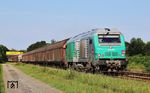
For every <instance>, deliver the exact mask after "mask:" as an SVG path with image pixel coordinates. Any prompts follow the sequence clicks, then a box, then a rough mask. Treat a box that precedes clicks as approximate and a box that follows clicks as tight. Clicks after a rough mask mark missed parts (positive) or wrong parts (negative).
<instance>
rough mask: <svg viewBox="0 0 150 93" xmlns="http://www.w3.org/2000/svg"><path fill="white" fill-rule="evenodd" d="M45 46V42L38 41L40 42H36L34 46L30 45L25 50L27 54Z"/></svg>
mask: <svg viewBox="0 0 150 93" xmlns="http://www.w3.org/2000/svg"><path fill="white" fill-rule="evenodd" d="M45 45H47V43H46V42H45V41H40V42H36V43H34V44H31V45H30V46H29V47H28V48H27V52H29V51H32V50H34V49H37V48H40V47H43V46H45Z"/></svg>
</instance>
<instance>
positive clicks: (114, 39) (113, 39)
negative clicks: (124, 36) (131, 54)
mask: <svg viewBox="0 0 150 93" xmlns="http://www.w3.org/2000/svg"><path fill="white" fill-rule="evenodd" d="M98 38H99V43H113V44H114V43H121V41H120V35H119V34H118V35H114V34H113V35H111V34H109V35H105V34H99V35H98Z"/></svg>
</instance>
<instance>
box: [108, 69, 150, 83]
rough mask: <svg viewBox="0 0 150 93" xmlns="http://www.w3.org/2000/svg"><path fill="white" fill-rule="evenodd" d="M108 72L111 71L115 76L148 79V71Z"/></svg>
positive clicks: (149, 74)
mask: <svg viewBox="0 0 150 93" xmlns="http://www.w3.org/2000/svg"><path fill="white" fill-rule="evenodd" d="M109 73H112V75H113V76H117V77H121V78H127V79H136V80H146V81H150V73H139V72H130V71H123V72H122V71H121V72H109Z"/></svg>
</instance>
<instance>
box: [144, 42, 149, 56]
mask: <svg viewBox="0 0 150 93" xmlns="http://www.w3.org/2000/svg"><path fill="white" fill-rule="evenodd" d="M144 54H145V55H147V56H150V42H147V43H146V44H145V46H144Z"/></svg>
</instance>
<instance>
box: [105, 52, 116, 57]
mask: <svg viewBox="0 0 150 93" xmlns="http://www.w3.org/2000/svg"><path fill="white" fill-rule="evenodd" d="M105 56H118V52H105Z"/></svg>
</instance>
